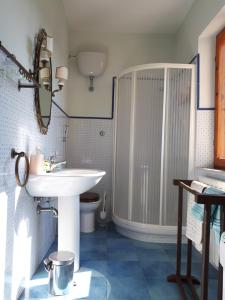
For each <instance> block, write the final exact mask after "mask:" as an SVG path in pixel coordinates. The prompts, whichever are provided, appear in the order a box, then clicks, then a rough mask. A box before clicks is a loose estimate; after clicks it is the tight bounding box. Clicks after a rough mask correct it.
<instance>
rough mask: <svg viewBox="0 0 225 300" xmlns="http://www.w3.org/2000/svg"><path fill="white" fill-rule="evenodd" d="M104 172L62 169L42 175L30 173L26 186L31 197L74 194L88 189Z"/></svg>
mask: <svg viewBox="0 0 225 300" xmlns="http://www.w3.org/2000/svg"><path fill="white" fill-rule="evenodd" d="M105 173H106V172H105V171H102V170H92V169H62V170H59V171H55V172H51V173H44V174H42V175H30V176H29V181H28V183H27V186H26V188H27V191H28V193H29V194H30V195H31V196H33V197H60V196H62V197H68V196H75V195H80V194H82V193H84V192H86V191H88V190H90V189H91V188H92V187H93V186H95V185H96V184H97V183H98V182H99V181H100V180H101V178H102V177H103V176H104V175H105Z"/></svg>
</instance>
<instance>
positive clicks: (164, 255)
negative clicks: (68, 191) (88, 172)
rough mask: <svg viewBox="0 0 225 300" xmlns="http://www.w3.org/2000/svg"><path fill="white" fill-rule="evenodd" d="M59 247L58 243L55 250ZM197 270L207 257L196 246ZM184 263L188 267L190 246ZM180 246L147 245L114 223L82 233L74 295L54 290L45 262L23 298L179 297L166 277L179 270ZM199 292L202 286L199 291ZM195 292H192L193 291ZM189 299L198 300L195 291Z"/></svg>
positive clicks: (147, 299) (211, 296)
mask: <svg viewBox="0 0 225 300" xmlns="http://www.w3.org/2000/svg"><path fill="white" fill-rule="evenodd" d="M55 250H56V242H55V243H54V244H53V245H52V247H51V249H50V250H49V253H51V252H53V251H55ZM193 251H194V253H193V273H194V275H196V276H197V277H199V276H200V268H201V264H200V261H201V256H200V254H199V253H198V252H197V251H195V250H193ZM183 254H184V255H183V262H182V267H183V268H184V270H185V267H186V265H185V259H184V257H185V254H186V247H184V249H183ZM175 258H176V246H175V245H174V244H156V243H145V242H140V241H136V240H131V239H128V238H126V237H124V236H122V235H120V234H119V233H117V232H116V230H115V227H114V225H113V224H110V225H108V227H107V228H98V229H97V230H96V231H95V232H94V233H90V234H81V263H80V265H81V267H80V270H79V272H77V273H75V274H74V281H75V282H76V286H75V287H74V288H73V291H72V292H71V294H70V295H67V296H64V297H62V296H57V297H53V296H51V295H49V294H48V286H47V284H48V278H47V273H46V271H45V270H44V267H43V264H41V265H40V266H39V268H38V270H37V272H36V273H35V275H34V276H33V278H32V280H31V281H30V284H29V287H27V288H26V289H25V292H24V294H23V295H22V296H21V297H20V299H21V300H22V299H68V300H72V299H90V300H106V299H109V300H164V299H166V300H176V299H180V298H179V294H178V289H177V286H176V285H175V284H172V283H168V282H167V281H166V277H167V275H169V274H171V273H174V271H175ZM209 278H210V280H209V299H213V300H214V299H215V298H216V284H217V280H216V278H217V271H216V270H215V269H214V268H213V267H210V273H209ZM198 290H199V289H198ZM188 292H189V291H187V293H188ZM189 299H192V297H191V295H190V293H189Z"/></svg>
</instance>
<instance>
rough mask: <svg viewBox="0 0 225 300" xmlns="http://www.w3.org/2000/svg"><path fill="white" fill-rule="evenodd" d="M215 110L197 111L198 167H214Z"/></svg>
mask: <svg viewBox="0 0 225 300" xmlns="http://www.w3.org/2000/svg"><path fill="white" fill-rule="evenodd" d="M214 113H215V112H214V110H198V111H197V123H196V124H197V128H196V167H197V168H199V167H208V168H212V167H213V159H214V145H213V143H214Z"/></svg>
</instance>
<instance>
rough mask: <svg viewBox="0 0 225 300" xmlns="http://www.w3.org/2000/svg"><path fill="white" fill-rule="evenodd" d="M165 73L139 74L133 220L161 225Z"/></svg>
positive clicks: (159, 70) (137, 79) (136, 108)
mask: <svg viewBox="0 0 225 300" xmlns="http://www.w3.org/2000/svg"><path fill="white" fill-rule="evenodd" d="M163 88H164V69H152V70H144V71H139V72H137V73H136V97H135V109H134V110H135V117H134V140H133V142H134V152H133V185H132V186H133V199H132V210H131V211H132V215H131V220H132V221H135V222H142V223H149V224H159V211H160V185H159V182H160V170H161V142H162V118H163Z"/></svg>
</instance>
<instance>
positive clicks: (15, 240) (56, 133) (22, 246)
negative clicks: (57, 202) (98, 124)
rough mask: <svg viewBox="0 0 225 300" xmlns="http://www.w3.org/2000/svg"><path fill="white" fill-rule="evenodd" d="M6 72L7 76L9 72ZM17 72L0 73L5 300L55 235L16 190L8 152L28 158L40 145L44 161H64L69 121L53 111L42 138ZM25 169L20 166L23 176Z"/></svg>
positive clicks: (48, 218)
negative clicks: (55, 158)
mask: <svg viewBox="0 0 225 300" xmlns="http://www.w3.org/2000/svg"><path fill="white" fill-rule="evenodd" d="M1 59H2V60H0V62H3V61H4V58H3V57H1ZM0 66H1V63H0ZM8 68H10V70H11V71H10V72H8V73H7V70H8ZM15 72H16V69H13V66H6V67H4V68H1V72H0V240H1V246H0V248H1V250H0V279H1V282H2V284H1V286H0V299H7V300H11V299H16V297H17V296H18V294H19V293H20V291H21V289H22V285H23V283H24V280H26V279H28V278H29V277H30V276H31V275H32V273H33V272H34V271H35V270H36V268H37V266H38V264H39V263H40V261H41V260H42V259H43V257H44V255H45V253H46V251H47V250H48V249H49V247H50V245H51V243H52V242H53V240H54V239H55V234H56V220H55V219H53V217H52V215H51V214H48V213H46V214H43V215H37V214H36V203H34V201H33V198H32V197H30V196H29V195H28V193H27V192H26V189H24V188H22V189H20V188H18V187H17V185H16V181H15V175H14V168H15V160H13V159H11V157H10V153H11V148H15V149H16V150H17V151H25V152H26V153H27V154H30V153H31V152H32V151H34V150H35V147H36V146H39V147H40V148H41V150H42V151H43V153H44V154H45V155H46V156H49V155H51V154H53V153H54V152H55V151H57V153H58V154H60V155H61V156H63V157H65V143H64V142H63V133H64V128H65V125H66V122H67V118H65V117H64V116H63V115H62V113H61V112H59V110H58V109H57V108H56V107H54V106H53V111H52V120H51V124H50V128H49V132H48V134H47V135H46V136H44V135H42V134H40V131H39V128H38V125H37V121H36V117H35V111H34V91H33V90H32V89H25V90H22V91H21V92H19V91H18V89H17V79H18V75H17V74H15ZM23 169H24V168H23V164H21V173H23Z"/></svg>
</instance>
